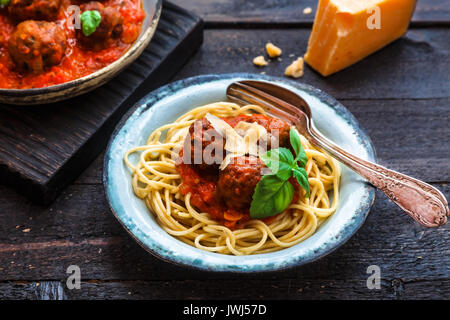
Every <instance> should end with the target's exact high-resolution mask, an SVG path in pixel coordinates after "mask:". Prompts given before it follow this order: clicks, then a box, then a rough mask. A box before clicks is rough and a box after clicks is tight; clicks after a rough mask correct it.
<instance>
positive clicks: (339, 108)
mask: <svg viewBox="0 0 450 320" xmlns="http://www.w3.org/2000/svg"><path fill="white" fill-rule="evenodd" d="M235 78H236V79H248V80H261V81H277V82H278V83H279V84H282V85H283V84H285V85H288V86H292V87H294V88H298V89H301V90H304V91H306V92H308V93H310V94H312V95H314V96H315V97H317V98H319V100H321V101H322V102H324V103H326V104H327V105H328V106H330V107H331V108H333V109H334V110H335V111H336V112H337V113H338V115H339V116H341V117H342V118H343V119H344V120H345V121H346V122H347V123H348V124H349V125H350V126H351V127H352V128H354V130H355V132H356V133H357V135H358V140H359V142H360V143H361V145H362V146H363V147H364V149H365V150H366V152H367V153H368V156H369V158H370V159H371V160H372V161H374V162H376V152H375V148H374V146H373V143H372V141H371V139H370V137H369V136H368V135H367V133H366V131H365V129H364V128H363V127H361V125H360V124H359V123H358V121H357V120H356V118H355V117H354V116H353V115H352V114H351V113H350V111H348V110H347V109H346V108H345V107H344V106H343V105H342V104H340V103H339V102H338V101H337V100H336V99H334V98H333V97H331V96H330V95H328V94H326V93H325V92H323V91H322V90H320V89H317V88H315V87H313V86H310V85H308V84H305V83H301V82H294V81H292V80H286V79H284V78H280V77H275V76H268V75H262V74H252V73H228V74H207V75H200V76H194V77H190V78H185V79H182V80H178V81H175V82H172V83H169V84H167V85H165V86H162V87H160V88H159V89H156V90H154V91H152V92H150V93H149V94H147V95H146V96H144V97H143V98H141V99H140V100H139V101H138V102H137V103H136V104H135V105H134V107H132V108H131V109H130V110H129V111H128V112H127V113H126V114H125V115H124V116H123V117H122V119H121V120H120V121H119V123H118V124H117V126H116V128H115V130H114V132H113V133H112V135H111V138H110V140H109V142H108V146H107V148H106V152H105V156H104V159H103V186H104V192H105V196H106V198H107V201H108V205H109V207H110V209H111V212H112V213H113V215H114V216H115V217H116V219H117V220H118V221H119V223H120V224H121V225H122V226H123V227H124V229H125V230H126V231H127V232H128V233H129V234H130V235H131V237H132V238H134V239H135V240H136V242H137V243H138V244H139V245H140V246H141V247H142V248H144V249H145V250H146V251H147V252H149V253H150V254H152V255H153V256H155V257H157V258H159V259H161V260H163V261H166V262H169V263H172V264H175V265H178V266H182V267H188V268H191V269H196V270H201V271H209V272H225V273H227V272H229V273H254V272H273V271H279V270H286V269H290V268H293V267H299V266H302V265H305V264H307V263H310V262H314V261H316V260H318V259H320V258H322V257H324V256H326V255H328V254H330V253H332V252H333V251H335V250H336V249H338V248H339V247H341V246H342V245H343V244H344V243H346V242H347V241H348V240H349V239H350V238H351V237H352V236H353V235H354V234H355V233H356V232H357V231H358V229H359V228H361V226H362V225H363V224H364V222H365V220H366V218H367V216H368V214H369V212H370V209H371V207H372V205H373V203H374V201H375V194H376V192H375V187H373V186H371V185H370V184H368V183H366V184H365V189H366V191H367V192H368V196H367V198H366V201H365V202H364V203H363V204H362V205H361V206H360V207H359V208H358V211H356V212H355V214H354V216H355V217H356V218H357V219H354V220H352V221H351V223H348V224H346V225H345V227H344V229H343V230H342V233H343V234H344V235H343V236H341V237H340V238H339V239H335V240H336V241H334V242H331V243H330V242H326V243H324V244H323V245H322V246H321V247H320V248H319V249H317V250H315V251H314V252H313V253H314V254H313V255H307V256H306V257H305V258H303V259H300V260H299V259H298V258H299V257H295V256H293V257H291V259H290V260H289V261H287V262H285V263H284V264H283V265H282V266H280V265H278V266H277V267H275V268H274V267H273V266H267V265H254V266H249V267H248V268H240V267H236V266H231V265H225V266H217V265H216V264H209V263H204V262H203V263H201V264H197V263H198V261H195V259H193V258H192V257H190V256H187V255H182V256H181V257H180V256H178V257H177V258H174V257H173V256H171V255H170V254H168V251H167V249H165V248H163V247H162V246H161V245H160V244H159V243H156V242H154V241H153V240H152V239H151V238H147V239H144V238H143V236H142V235H143V233H142V232H141V233H142V235H137V234H136V233H135V231H136V230H135V231H133V230H132V226H131V227H130V226H129V225H127V224H126V223H125V222H124V221H122V220H121V219H120V217H119V215H118V213H117V212H116V208H114V207H113V204H112V203H113V201H112V199H111V196H110V188H109V184H108V180H109V173H108V165H109V161H110V157H109V156H108V155H109V153H110V150H111V146H112V145H113V142H114V140H115V138H116V137H117V135H118V133H119V132H120V131H121V129H122V127H123V126H124V125H125V123H126V122H127V121H128V119H129V118H130V116H131V115H133V114H134V113H135V112H136V111H138V109H140V110H139V114H143V113H144V112H146V111H147V110H148V109H150V108H151V105H153V104H155V103H156V102H158V101H160V100H162V99H164V98H166V97H168V96H170V95H172V94H173V93H175V92H177V91H179V90H182V89H184V88H186V87H189V86H195V85H200V84H205V83H210V82H215V81H223V80H227V79H235ZM149 105H150V106H149ZM149 214H150V212H149ZM135 227H138V226H135ZM138 231H140V230H138ZM168 235H169V234H168ZM169 236H170V235H169ZM294 247H295V246H294ZM195 249H197V248H195ZM197 250H201V249H197ZM205 253H209V252H206V251H205ZM214 254H217V253H214ZM224 256H226V255H224ZM295 258H297V259H295Z"/></svg>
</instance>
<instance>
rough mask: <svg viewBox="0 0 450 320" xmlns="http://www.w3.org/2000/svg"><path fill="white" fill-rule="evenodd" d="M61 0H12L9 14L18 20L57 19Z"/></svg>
mask: <svg viewBox="0 0 450 320" xmlns="http://www.w3.org/2000/svg"><path fill="white" fill-rule="evenodd" d="M60 7H61V0H11V2H10V4H9V5H8V12H9V14H10V15H11V16H12V17H13V18H14V19H15V20H17V21H24V20H30V19H34V20H48V21H50V20H55V19H56V18H57V16H58V12H59V8H60Z"/></svg>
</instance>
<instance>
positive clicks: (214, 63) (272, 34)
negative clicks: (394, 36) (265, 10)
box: [176, 28, 450, 99]
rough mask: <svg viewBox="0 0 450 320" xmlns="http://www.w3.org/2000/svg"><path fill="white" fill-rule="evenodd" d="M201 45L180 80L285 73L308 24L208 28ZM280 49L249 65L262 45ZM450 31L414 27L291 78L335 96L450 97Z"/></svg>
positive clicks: (301, 44)
mask: <svg viewBox="0 0 450 320" xmlns="http://www.w3.org/2000/svg"><path fill="white" fill-rule="evenodd" d="M204 36H205V41H204V44H203V46H202V48H201V49H200V50H199V51H198V52H197V53H196V54H195V56H194V58H193V59H191V60H190V61H189V62H188V64H187V65H186V66H185V67H184V68H183V69H182V70H181V71H180V72H179V73H178V74H177V76H176V79H181V78H185V77H189V76H192V75H197V74H206V73H230V72H252V73H260V72H264V73H266V74H268V75H273V76H279V77H283V76H284V70H285V68H286V67H287V66H288V65H289V64H290V63H291V61H292V60H293V59H294V57H290V55H294V56H295V57H296V56H303V54H304V53H305V50H306V47H307V43H308V37H309V30H308V29H284V30H282V31H280V30H276V29H267V30H264V32H261V31H260V30H255V29H246V30H244V29H236V30H206V31H205V34H204ZM269 41H272V42H274V43H275V44H277V45H278V46H280V47H281V48H282V49H283V55H282V57H281V61H279V60H273V61H272V62H271V63H270V64H269V65H268V66H267V67H264V68H259V67H256V66H254V65H253V63H252V60H253V58H254V57H256V56H258V55H261V54H265V50H264V47H265V44H266V43H267V42H269ZM449 65H450V33H449V32H448V29H445V28H429V29H415V30H411V31H409V32H408V33H407V35H406V36H405V37H404V38H402V39H399V40H398V41H395V42H394V43H392V44H390V45H389V46H387V47H386V48H384V49H382V50H380V51H378V52H376V53H374V54H373V55H371V56H369V57H367V58H366V59H364V60H362V61H360V62H359V63H357V64H355V65H353V66H351V67H349V68H347V69H345V70H342V71H340V72H338V73H336V74H334V75H331V76H329V77H327V78H324V77H322V76H321V75H319V74H318V73H316V72H315V71H314V70H312V69H311V68H310V67H308V66H306V67H305V75H304V76H303V77H302V78H300V79H298V80H295V81H299V82H304V83H308V84H311V85H313V86H315V87H317V88H319V89H322V90H323V91H325V92H327V93H329V94H331V95H332V96H334V97H335V98H337V99H430V98H448V97H450V86H449V85H448V83H450V73H449V72H447V71H448V66H449Z"/></svg>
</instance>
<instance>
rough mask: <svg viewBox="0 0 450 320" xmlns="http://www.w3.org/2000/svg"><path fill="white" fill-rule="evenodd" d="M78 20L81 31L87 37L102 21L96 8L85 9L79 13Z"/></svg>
mask: <svg viewBox="0 0 450 320" xmlns="http://www.w3.org/2000/svg"><path fill="white" fill-rule="evenodd" d="M80 21H81V31H82V32H83V34H84V35H85V36H86V37H89V36H90V35H91V34H93V33H94V32H95V30H97V27H98V26H99V25H100V22H101V21H102V16H101V15H100V12H98V11H97V10H87V11H84V12H83V13H82V14H81V16H80Z"/></svg>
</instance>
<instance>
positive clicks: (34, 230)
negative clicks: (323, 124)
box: [0, 184, 450, 291]
mask: <svg viewBox="0 0 450 320" xmlns="http://www.w3.org/2000/svg"><path fill="white" fill-rule="evenodd" d="M436 186H437V187H438V188H439V189H441V190H442V191H443V192H444V194H445V195H446V197H447V198H448V197H449V195H450V186H449V185H448V184H440V185H436ZM449 230H450V224H446V225H445V226H443V227H441V228H438V229H427V228H425V227H422V226H420V225H418V224H417V223H415V222H414V221H413V220H412V219H411V218H409V217H408V216H407V215H405V214H404V213H403V212H402V211H401V210H400V209H399V208H398V207H397V206H395V205H394V204H393V203H392V202H390V201H389V200H387V198H386V197H384V196H383V195H382V194H381V193H380V192H378V193H377V198H376V201H375V204H374V208H373V209H372V212H371V214H370V215H369V217H368V219H367V221H366V223H365V224H364V226H363V227H362V228H361V229H360V230H359V231H358V232H357V234H356V235H355V236H353V237H352V238H351V239H350V240H349V241H348V242H347V243H346V244H345V245H344V246H342V247H341V248H339V249H338V250H336V251H335V252H333V253H332V254H330V255H328V256H326V257H324V258H323V259H320V260H318V261H316V262H314V263H311V264H308V265H305V266H303V267H299V268H293V269H290V270H286V271H283V272H278V273H277V272H275V273H264V274H249V275H236V274H215V273H211V272H201V271H196V270H190V269H187V268H183V267H179V266H175V265H172V264H169V263H166V262H163V261H161V260H159V259H157V258H155V257H153V256H152V255H151V254H149V253H147V252H146V251H145V250H143V249H142V248H141V247H140V246H139V245H138V244H137V243H136V242H135V241H134V240H133V239H132V238H131V237H130V236H129V235H128V233H127V232H126V231H125V230H124V229H123V228H122V226H121V225H120V224H119V223H118V222H117V221H116V220H115V218H114V217H113V215H112V214H111V213H110V211H109V209H108V206H107V203H106V200H105V198H104V194H103V188H102V186H101V185H72V186H70V187H69V188H68V189H67V190H66V191H65V192H64V193H63V194H62V196H61V197H59V198H58V200H57V201H56V202H55V203H54V204H53V205H52V206H51V207H49V208H40V207H39V206H36V205H34V204H32V203H30V202H28V201H27V200H25V199H23V198H22V196H20V195H17V194H15V193H14V192H12V191H11V190H8V189H7V188H5V187H0V282H8V281H37V280H40V279H46V280H57V281H62V280H64V279H66V278H67V276H68V275H67V274H66V270H67V268H68V267H69V266H70V265H78V266H79V267H80V269H81V277H82V279H83V280H84V281H88V280H101V281H116V280H127V281H134V280H143V281H144V280H145V281H147V280H148V281H156V280H157V281H172V280H180V281H181V280H198V279H225V280H226V279H228V280H233V279H254V280H261V279H268V280H270V279H272V280H280V279H300V280H302V281H304V282H307V281H310V280H311V279H316V280H317V283H326V282H332V281H338V280H342V281H344V280H345V281H350V282H351V281H354V282H355V283H356V282H358V283H359V286H358V287H357V288H356V287H355V290H361V291H365V290H366V289H365V279H367V276H366V270H367V267H368V266H370V265H378V266H380V268H381V273H382V278H383V279H384V280H386V281H392V280H393V279H402V281H404V282H409V281H419V280H421V281H441V280H442V281H443V280H445V279H449V278H450V267H449V266H450V248H449V246H448V243H449V241H450V232H449Z"/></svg>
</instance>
